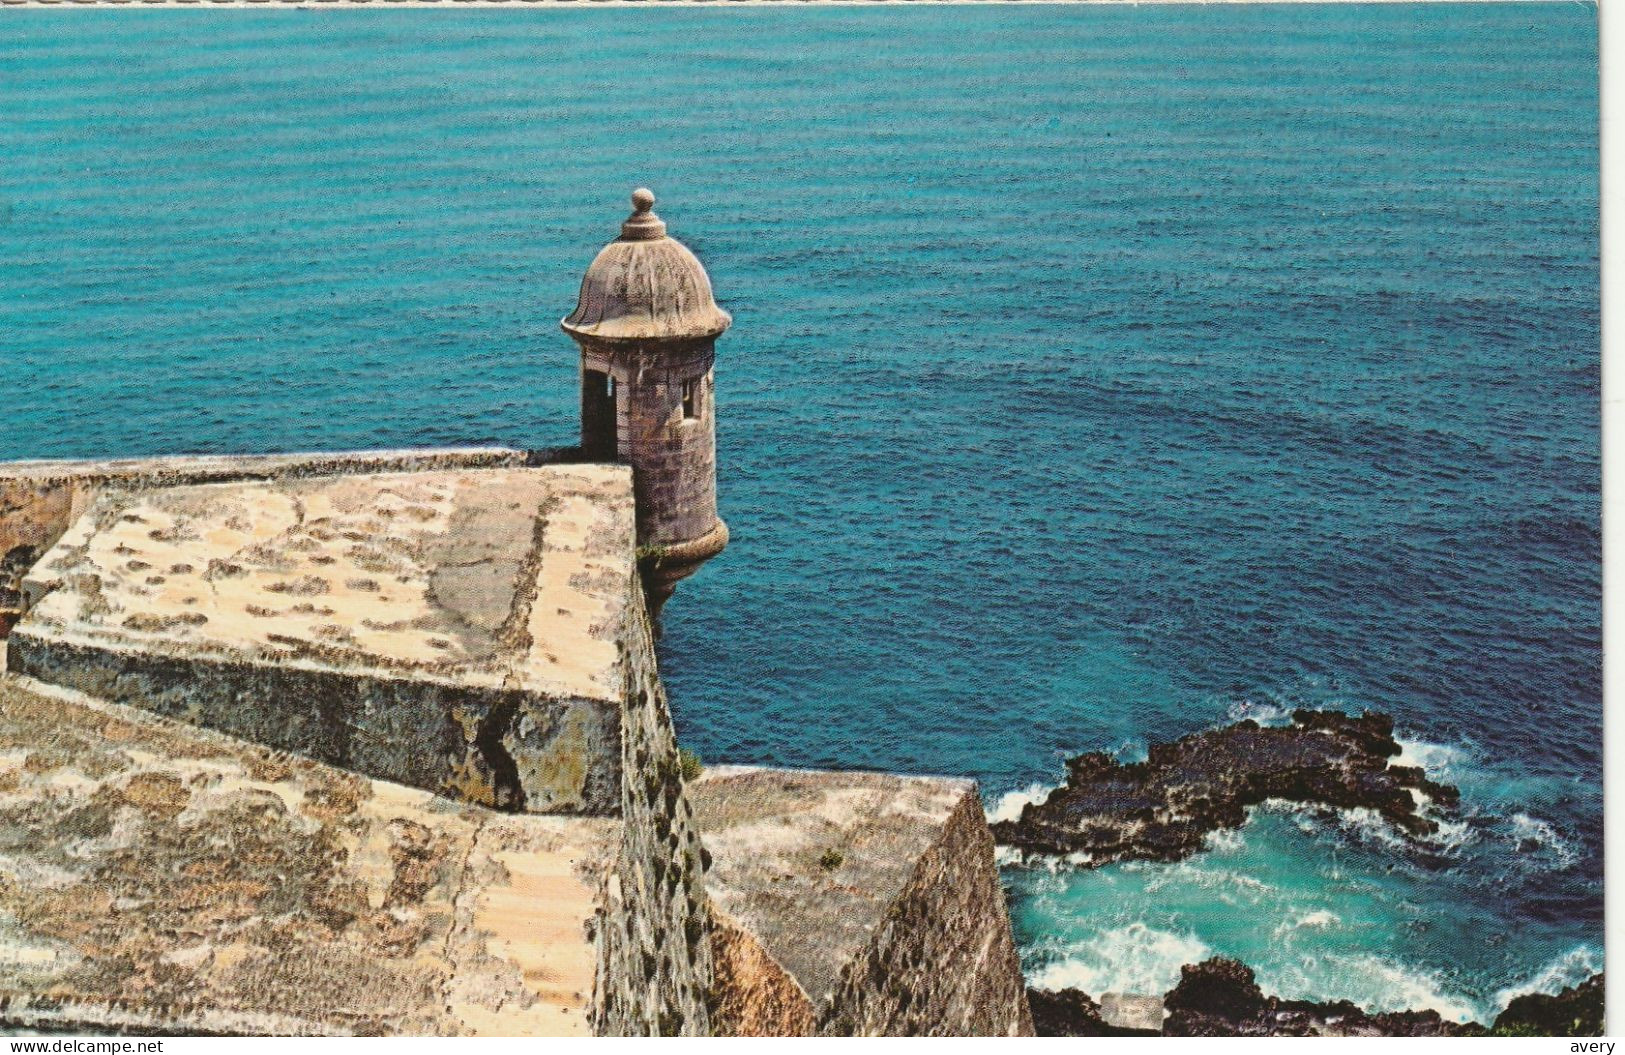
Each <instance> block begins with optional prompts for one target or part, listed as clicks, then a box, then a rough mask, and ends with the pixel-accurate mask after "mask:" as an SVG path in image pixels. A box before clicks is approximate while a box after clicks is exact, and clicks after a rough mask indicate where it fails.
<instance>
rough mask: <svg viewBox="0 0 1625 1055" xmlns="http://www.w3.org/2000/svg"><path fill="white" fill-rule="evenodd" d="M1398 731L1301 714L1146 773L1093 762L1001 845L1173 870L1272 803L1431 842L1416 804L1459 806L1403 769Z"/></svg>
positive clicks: (1180, 748)
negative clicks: (1359, 819)
mask: <svg viewBox="0 0 1625 1055" xmlns="http://www.w3.org/2000/svg"><path fill="white" fill-rule="evenodd" d="M1393 729H1394V723H1393V720H1392V719H1391V718H1389V717H1388V716H1386V715H1382V714H1375V713H1370V712H1368V713H1366V714H1364V715H1361V716H1360V717H1357V718H1356V717H1351V716H1349V715H1346V714H1342V713H1339V712H1337V711H1309V710H1300V711H1296V712H1294V714H1293V716H1292V724H1291V725H1288V726H1281V727H1269V728H1266V727H1261V726H1260V725H1259V724H1258V723H1257V722H1254V721H1251V720H1248V721H1242V722H1237V723H1236V724H1234V725H1230V726H1226V727H1224V728H1222V729H1214V730H1209V731H1206V732H1201V733H1195V734H1192V735H1190V736H1186V737H1183V738H1181V739H1179V740H1176V741H1174V742H1173V743H1171V744H1157V745H1154V746H1153V747H1152V748H1151V750H1150V753H1149V757H1148V758H1147V759H1146V761H1144V762H1137V763H1134V764H1131V765H1124V764H1122V763H1120V762H1117V761H1116V760H1114V759H1113V758H1112V757H1111V756H1110V755H1108V754H1106V753H1104V752H1101V751H1094V752H1090V753H1089V754H1084V755H1079V756H1078V757H1076V758H1073V759H1071V760H1070V761H1069V762H1068V763H1067V770H1068V772H1067V780H1066V783H1065V784H1063V785H1062V786H1061V787H1059V788H1057V789H1056V790H1055V791H1054V792H1052V793H1051V794H1050V796H1049V798H1048V799H1047V800H1046V801H1044V802H1042V803H1034V804H1029V805H1027V806H1025V807H1023V809H1022V811H1021V816H1020V818H1019V819H1017V820H1014V821H1001V822H999V823H998V824H995V825H994V826H993V834H994V838H995V839H997V840H998V841H999V842H1000V843H1002V844H1005V845H1008V846H1013V847H1016V848H1018V849H1021V850H1026V851H1033V852H1038V853H1048V854H1075V855H1079V857H1078V858H1077V860H1078V863H1080V864H1084V865H1087V866H1090V867H1093V866H1098V865H1102V864H1106V863H1108V862H1110V861H1119V860H1125V859H1145V860H1154V861H1177V860H1180V859H1181V858H1185V857H1189V856H1190V855H1191V854H1193V853H1195V852H1197V851H1198V850H1200V849H1202V846H1203V842H1204V838H1205V837H1206V835H1207V834H1208V833H1209V832H1212V831H1215V830H1218V829H1221V828H1237V827H1240V826H1241V825H1242V824H1243V823H1244V822H1245V821H1246V819H1247V814H1246V808H1247V807H1248V806H1255V805H1258V804H1259V803H1262V802H1264V801H1265V800H1267V799H1285V800H1287V801H1290V802H1295V803H1302V804H1306V805H1319V806H1329V807H1335V808H1341V809H1353V808H1359V807H1363V808H1367V809H1371V810H1375V811H1376V812H1377V813H1379V814H1381V815H1382V816H1383V817H1384V818H1386V819H1387V820H1389V821H1390V822H1392V823H1393V824H1394V825H1395V826H1396V827H1398V828H1399V829H1400V830H1402V831H1404V832H1407V833H1408V834H1410V835H1412V836H1426V835H1428V834H1431V833H1433V832H1436V831H1437V830H1438V824H1437V823H1436V822H1435V821H1433V820H1431V819H1429V818H1428V817H1426V816H1424V815H1422V813H1420V812H1419V809H1418V805H1417V801H1418V800H1417V796H1416V795H1413V792H1419V793H1421V795H1424V796H1426V797H1428V798H1430V799H1432V800H1433V801H1435V802H1437V803H1440V804H1443V805H1452V804H1454V803H1455V802H1456V801H1457V799H1458V797H1459V796H1458V793H1457V791H1456V789H1455V788H1453V787H1450V786H1448V785H1445V784H1439V783H1436V782H1434V781H1432V780H1429V779H1428V778H1427V775H1426V774H1425V773H1423V771H1422V770H1421V769H1419V768H1414V767H1410V766H1396V765H1392V764H1390V762H1389V759H1391V758H1393V757H1394V756H1396V755H1398V754H1399V752H1400V748H1399V744H1398V743H1397V742H1396V741H1395V740H1394V736H1393Z"/></svg>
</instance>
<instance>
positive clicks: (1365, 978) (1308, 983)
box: [1258, 952, 1482, 1022]
mask: <svg viewBox="0 0 1625 1055" xmlns="http://www.w3.org/2000/svg"><path fill="white" fill-rule="evenodd" d="M1258 981H1259V984H1260V985H1261V986H1262V987H1263V989H1264V991H1265V992H1266V993H1269V992H1276V993H1279V994H1280V995H1281V996H1284V997H1288V998H1290V999H1297V1000H1326V999H1328V998H1336V999H1344V1000H1349V1001H1351V1002H1353V1003H1355V1004H1357V1005H1359V1006H1360V1007H1362V1008H1364V1009H1365V1010H1367V1011H1370V1012H1373V1013H1381V1012H1384V1011H1425V1010H1429V1009H1432V1010H1434V1011H1437V1012H1438V1013H1439V1014H1440V1016H1441V1017H1443V1018H1445V1019H1447V1020H1449V1021H1452V1022H1469V1021H1475V1020H1478V1019H1480V1018H1481V1016H1482V1011H1481V1009H1480V1008H1479V1007H1478V1006H1477V1004H1476V1003H1475V1002H1474V1001H1473V1000H1472V999H1471V998H1470V997H1467V996H1464V995H1462V994H1460V993H1456V992H1454V991H1452V989H1451V988H1450V987H1449V986H1448V985H1446V983H1445V982H1444V981H1443V980H1442V979H1441V978H1440V977H1439V975H1437V974H1435V973H1434V972H1432V971H1429V970H1427V969H1426V968H1423V967H1418V966H1415V965H1411V964H1405V963H1398V962H1395V961H1393V960H1389V959H1385V958H1383V957H1381V956H1377V955H1375V954H1371V953H1343V952H1327V953H1324V954H1322V955H1319V956H1306V957H1304V958H1303V959H1301V960H1300V961H1298V962H1297V963H1296V964H1293V965H1291V966H1287V967H1285V968H1283V969H1278V970H1276V971H1266V970H1263V969H1261V970H1260V971H1259V979H1258Z"/></svg>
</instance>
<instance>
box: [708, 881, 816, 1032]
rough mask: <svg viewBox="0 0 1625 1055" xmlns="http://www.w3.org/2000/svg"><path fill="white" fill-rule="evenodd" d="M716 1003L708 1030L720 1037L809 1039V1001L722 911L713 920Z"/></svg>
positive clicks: (813, 1019)
mask: <svg viewBox="0 0 1625 1055" xmlns="http://www.w3.org/2000/svg"><path fill="white" fill-rule="evenodd" d="M711 950H712V962H713V964H714V965H715V970H716V998H715V1000H714V1001H713V1003H714V1005H715V1006H714V1008H713V1010H712V1013H711V1026H712V1028H713V1030H715V1032H716V1034H717V1036H720V1037H811V1036H816V1035H817V1033H818V1019H817V1017H816V1016H815V1015H814V1013H813V1005H812V1000H811V999H809V998H808V996H807V991H806V990H805V989H802V988H801V985H800V983H798V982H797V981H796V980H795V979H794V978H792V977H791V976H790V974H789V972H788V971H786V970H785V969H784V968H783V967H781V966H780V965H779V962H778V961H777V960H775V959H773V957H772V956H770V955H768V952H767V950H766V949H764V948H762V943H761V942H759V941H757V940H756V936H755V935H754V934H752V933H751V932H750V931H748V930H746V929H745V928H744V927H742V926H740V924H739V921H738V920H736V919H734V918H733V917H732V916H729V915H728V914H727V913H725V912H721V911H717V912H716V913H715V914H714V916H713V930H712V932H711Z"/></svg>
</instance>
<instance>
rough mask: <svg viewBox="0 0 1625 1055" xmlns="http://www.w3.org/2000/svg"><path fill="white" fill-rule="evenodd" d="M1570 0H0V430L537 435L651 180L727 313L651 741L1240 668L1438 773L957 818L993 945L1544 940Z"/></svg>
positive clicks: (1562, 559)
mask: <svg viewBox="0 0 1625 1055" xmlns="http://www.w3.org/2000/svg"><path fill="white" fill-rule="evenodd" d="M1596 17H1597V14H1596V10H1595V8H1594V7H1592V6H1589V5H1575V4H1556V3H1553V4H1504V5H1474V4H1461V5H1442V6H1421V5H1417V6H1412V5H1393V6H1354V5H1349V6H1343V5H1335V4H1333V5H1313V6H1267V7H1244V6H1223V5H1220V6H1166V7H1100V6H1090V7H1071V8H1033V7H1001V8H958V9H953V10H951V11H949V10H941V9H935V10H911V9H900V8H883V9H869V10H859V9H852V8H838V9H811V8H802V7H797V8H793V9H790V8H785V9H779V8H773V9H768V8H747V9H736V10H728V11H722V10H705V9H649V10H625V9H622V10H614V11H604V10H598V11H593V10H553V11H525V12H513V11H506V12H494V11H461V12H452V11H435V12H422V11H417V12H402V11H375V10H368V11H316V12H307V11H271V12H241V11H236V12H219V11H214V12H206V11H198V12H180V13H176V12H153V11H88V12H87V11H72V12H12V13H9V14H8V17H6V18H5V19H4V20H0V157H3V158H4V160H5V163H4V165H3V166H0V370H3V373H0V377H3V378H4V383H3V384H0V457H3V458H16V457H40V456H55V457H80V456H84V457H95V456H105V455H114V454H118V455H125V454H135V453H160V452H183V451H271V450H299V449H318V448H332V447H379V446H397V445H426V444H445V443H485V442H501V443H509V444H531V445H552V444H557V443H562V442H569V441H570V440H571V438H572V435H573V424H574V419H575V396H574V390H573V386H574V379H575V373H574V371H575V367H574V360H573V349H572V346H571V345H570V344H569V342H568V341H567V340H566V339H565V338H564V337H563V335H562V334H561V333H559V331H558V329H557V321H558V319H559V318H560V316H562V315H564V314H565V313H566V312H567V311H568V310H569V309H570V308H571V306H572V305H573V302H574V295H575V285H576V282H577V281H578V279H579V275H580V273H581V270H582V269H583V268H584V267H585V265H586V263H587V261H588V260H589V259H590V258H591V256H592V253H593V252H594V251H595V250H596V248H597V246H598V245H599V244H600V243H601V242H602V241H604V240H606V239H608V238H610V237H612V236H613V235H614V234H615V232H616V225H617V224H618V223H619V221H620V219H621V218H622V214H623V212H624V211H625V209H626V194H627V192H628V191H629V190H630V189H631V188H632V187H633V186H635V185H638V184H647V185H649V186H651V187H653V188H654V189H655V190H656V192H657V193H658V194H659V195H660V198H661V204H660V205H659V206H658V208H659V211H660V212H661V214H662V215H663V216H664V217H665V218H666V220H667V221H668V222H669V223H670V225H671V228H672V231H673V233H674V234H676V235H677V236H678V237H680V238H683V239H684V240H685V241H687V242H688V244H689V245H690V246H692V247H693V248H694V249H695V250H696V251H697V252H698V253H699V254H700V256H701V257H702V259H704V261H705V262H706V264H707V266H708V267H709V269H710V272H711V275H712V278H713V281H714V283H715V286H716V288H717V291H718V294H719V297H720V299H721V300H722V302H723V303H724V304H725V306H726V307H728V308H729V310H731V311H732V312H733V313H734V315H735V318H736V320H737V321H736V324H735V327H734V329H733V331H732V332H731V333H730V334H729V335H728V336H727V337H726V338H725V339H724V341H723V343H722V346H721V349H720V357H719V363H718V393H719V396H718V402H719V411H720V414H721V429H720V443H721V459H722V465H721V489H722V501H723V507H724V513H725V515H726V517H727V519H728V521H729V523H730V525H731V526H732V528H733V531H734V542H733V545H732V546H731V547H730V548H729V550H728V552H727V553H726V554H725V555H724V556H723V557H722V558H720V559H718V560H717V561H715V562H713V563H712V565H711V566H709V567H708V568H707V569H706V570H705V571H704V572H703V573H702V574H701V575H700V576H698V577H697V578H695V579H693V580H691V581H690V582H688V583H687V584H685V585H684V586H683V588H682V590H681V591H680V592H679V594H678V597H677V600H676V601H675V602H674V604H673V605H672V606H671V608H670V609H669V614H668V620H667V636H666V638H665V641H664V644H663V663H664V670H665V674H666V677H667V679H668V681H669V684H670V688H671V691H672V695H673V698H674V701H675V705H676V709H677V719H678V722H679V725H680V726H681V732H682V735H683V737H684V738H685V740H686V742H688V743H689V744H691V745H693V746H694V747H696V748H697V749H698V750H699V751H700V752H701V754H702V755H704V756H705V757H706V758H707V759H711V760H718V761H733V762H771V763H777V764H787V765H800V766H846V767H852V766H865V767H887V768H898V769H905V770H917V771H929V772H943V773H968V774H973V775H975V776H976V777H978V778H979V779H980V780H981V781H982V784H983V788H984V792H985V794H986V797H987V800H988V803H989V806H990V808H991V809H995V810H1007V809H1010V808H1012V807H1013V806H1014V804H1015V803H1016V802H1018V801H1019V798H1020V796H1021V795H1024V794H1031V793H1033V789H1035V788H1037V789H1039V793H1041V789H1042V787H1043V786H1045V785H1046V784H1049V783H1053V782H1054V781H1055V780H1056V779H1058V778H1059V775H1060V773H1061V762H1062V759H1063V758H1064V757H1065V756H1066V755H1067V754H1070V753H1074V752H1077V751H1081V750H1086V749H1091V748H1106V749H1109V750H1115V751H1120V752H1121V753H1123V754H1124V756H1125V757H1132V756H1134V755H1135V754H1137V753H1139V752H1142V751H1143V750H1144V747H1145V744H1146V743H1147V742H1148V741H1150V740H1154V739H1165V738H1171V737H1174V736H1178V735H1182V734H1184V733H1187V732H1190V731H1193V730H1196V729H1200V728H1203V727H1206V726H1209V725H1213V724H1216V723H1221V722H1225V721H1228V720H1231V719H1233V718H1235V717H1238V716H1242V715H1253V716H1258V717H1262V718H1265V719H1269V718H1271V717H1272V716H1279V715H1281V714H1283V713H1285V711H1287V710H1289V709H1290V708H1292V707H1294V706H1299V705H1327V706H1341V707H1346V708H1351V709H1359V708H1364V707H1373V708H1378V709H1381V710H1383V711H1386V712H1388V713H1390V714H1392V715H1393V716H1394V717H1395V719H1396V721H1397V723H1398V727H1399V729H1400V731H1401V733H1402V735H1403V738H1404V739H1405V741H1406V743H1407V744H1408V745H1409V746H1408V752H1409V753H1410V754H1411V755H1412V756H1413V757H1415V758H1417V759H1420V760H1422V761H1425V762H1427V763H1428V764H1429V765H1430V768H1432V769H1433V770H1434V772H1435V775H1440V776H1442V777H1443V778H1444V779H1447V780H1451V781H1454V782H1456V783H1458V784H1459V785H1460V786H1461V787H1462V789H1463V792H1464V796H1465V802H1464V808H1463V813H1462V816H1461V817H1460V818H1458V819H1456V820H1455V821H1453V822H1452V823H1451V824H1450V825H1448V826H1447V828H1446V830H1445V834H1444V835H1443V836H1442V837H1441V838H1440V839H1439V840H1437V841H1436V842H1435V843H1434V844H1433V845H1430V846H1427V847H1420V848H1418V847H1414V846H1409V845H1406V844H1404V843H1402V842H1400V841H1398V840H1397V839H1395V838H1394V836H1393V834H1392V833H1391V832H1389V831H1388V830H1387V829H1385V828H1384V827H1383V826H1382V825H1381V824H1380V823H1374V822H1372V820H1371V819H1370V818H1365V817H1361V816H1344V817H1332V818H1320V817H1315V816H1312V815H1308V814H1304V813H1295V812H1292V811H1288V810H1277V809H1266V810H1261V811H1260V812H1259V813H1258V815H1257V816H1255V818H1254V820H1253V821H1252V823H1250V824H1249V825H1248V826H1247V827H1246V828H1245V829H1243V830H1241V831H1240V832H1236V833H1230V834H1228V835H1225V836H1224V837H1222V838H1218V839H1216V840H1215V842H1214V845H1213V847H1212V848H1211V849H1210V850H1209V851H1208V852H1206V853H1204V854H1202V855H1199V856H1197V857H1195V858H1193V859H1191V860H1189V861H1186V862H1183V863H1180V864H1177V865H1140V864H1128V865H1119V866H1114V867H1110V868H1107V869H1103V870H1101V871H1098V872H1077V871H1074V870H1070V869H1068V868H1066V867H1064V866H1058V867H1055V868H1048V867H1036V868H1018V867H1013V866H1012V867H1009V868H1007V869H1006V878H1007V881H1008V883H1009V886H1010V891H1011V905H1012V913H1013V916H1014V920H1015V924H1016V928H1017V931H1018V936H1019V938H1020V940H1021V942H1022V945H1023V950H1024V957H1025V960H1026V965H1027V967H1028V969H1029V971H1030V972H1031V974H1032V976H1033V977H1034V979H1035V980H1036V981H1037V982H1038V983H1039V984H1042V985H1049V986H1058V985H1066V984H1076V985H1081V986H1082V987H1084V988H1085V989H1086V990H1088V991H1090V992H1096V993H1098V992H1103V991H1107V990H1129V991H1150V992H1156V991H1161V990H1163V989H1166V988H1167V987H1168V986H1169V985H1171V984H1172V982H1173V981H1174V980H1175V979H1176V977H1177V969H1178V966H1179V964H1181V963H1183V962H1187V961H1190V960H1194V959H1199V958H1201V957H1202V956H1205V955H1208V954H1210V953H1227V954H1231V955H1236V956H1240V957H1241V958H1243V959H1245V960H1247V961H1248V962H1249V963H1251V964H1253V965H1254V966H1256V967H1257V968H1258V970H1259V974H1260V980H1261V981H1262V982H1263V984H1264V985H1265V986H1266V988H1268V989H1271V990H1274V991H1277V992H1281V993H1283V994H1285V995H1289V996H1327V997H1330V996H1349V997H1352V998H1354V999H1356V1000H1358V1001H1360V1002H1362V1003H1365V1004H1367V1005H1368V1006H1370V1007H1374V1008H1397V1007H1406V1006H1435V1007H1438V1008H1440V1009H1441V1010H1443V1011H1445V1012H1446V1013H1448V1014H1451V1015H1454V1016H1466V1015H1476V1016H1480V1017H1487V1016H1490V1015H1493V1014H1494V1012H1495V1011H1496V1009H1497V1008H1498V1006H1499V1004H1500V1003H1501V1002H1502V1001H1503V1000H1504V998H1505V995H1506V994H1507V991H1508V990H1513V989H1521V988H1526V987H1530V986H1535V987H1540V988H1547V989H1552V988H1555V987H1557V986H1558V985H1560V984H1562V983H1564V982H1569V981H1574V980H1576V979H1577V978H1579V977H1582V976H1584V975H1585V974H1586V973H1588V972H1589V971H1591V970H1593V969H1596V968H1597V967H1599V966H1600V963H1601V941H1602V937H1601V928H1602V893H1601V830H1600V818H1601V757H1600V746H1599V737H1600V724H1601V690H1600V663H1601V660H1600V638H1599V629H1598V626H1599V621H1600V611H1599V592H1600V573H1599V549H1600V543H1599V531H1598V518H1599V497H1598V493H1599V454H1598V439H1597V430H1598V399H1599V367H1598V360H1599V353H1598V295H1599V294H1598V277H1597V274H1598V269H1597V242H1598V228H1597V210H1598V184H1597V161H1598V155H1597V150H1598V147H1597V132H1596V122H1597V91H1596V72H1597V34H1596Z"/></svg>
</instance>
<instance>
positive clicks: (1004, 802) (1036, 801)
mask: <svg viewBox="0 0 1625 1055" xmlns="http://www.w3.org/2000/svg"><path fill="white" fill-rule="evenodd" d="M1054 790H1055V785H1053V784H1040V783H1038V782H1037V781H1034V782H1033V783H1031V784H1028V785H1027V786H1026V787H1025V788H1020V789H1017V790H1016V791H1007V792H1005V793H1004V794H1003V795H1000V796H999V801H998V802H995V803H994V804H993V808H992V809H990V810H988V811H987V820H988V823H989V824H997V823H998V822H999V821H1014V820H1020V819H1021V808H1022V807H1023V806H1026V805H1028V804H1031V805H1034V806H1038V805H1041V804H1043V802H1044V800H1046V799H1048V798H1049V796H1050V792H1052V791H1054Z"/></svg>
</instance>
